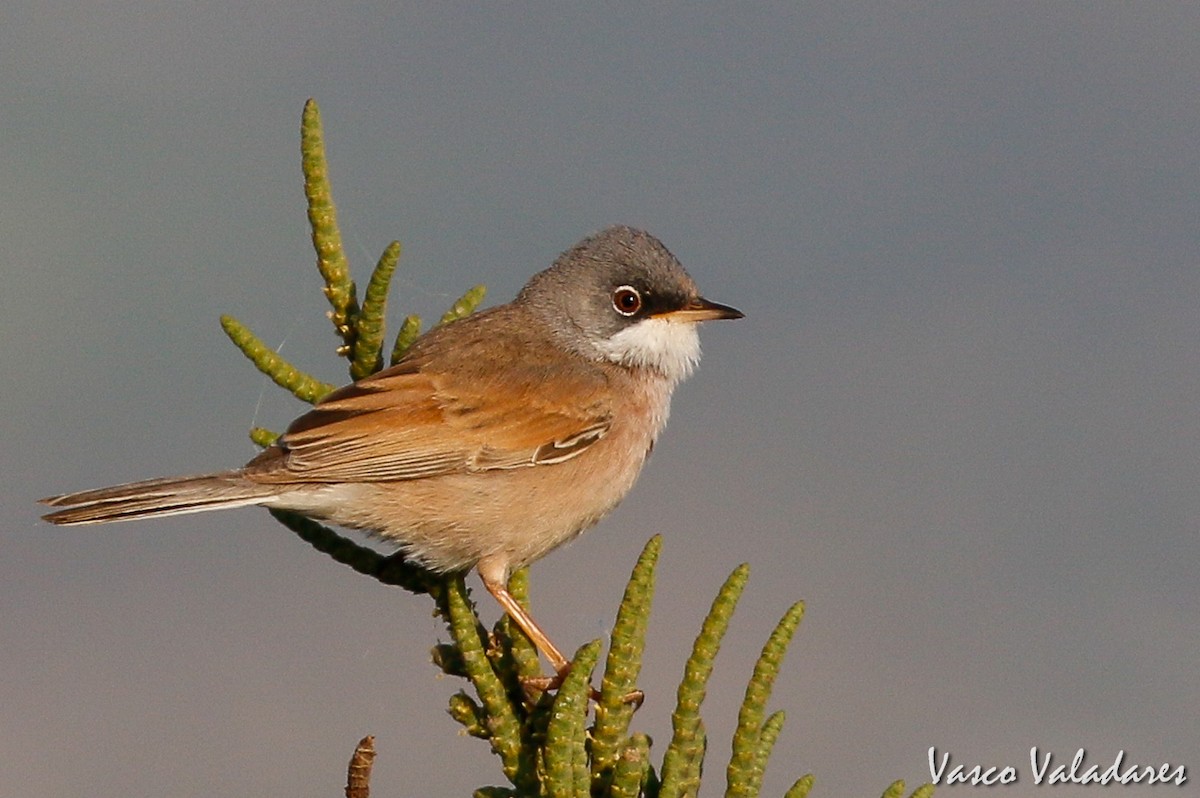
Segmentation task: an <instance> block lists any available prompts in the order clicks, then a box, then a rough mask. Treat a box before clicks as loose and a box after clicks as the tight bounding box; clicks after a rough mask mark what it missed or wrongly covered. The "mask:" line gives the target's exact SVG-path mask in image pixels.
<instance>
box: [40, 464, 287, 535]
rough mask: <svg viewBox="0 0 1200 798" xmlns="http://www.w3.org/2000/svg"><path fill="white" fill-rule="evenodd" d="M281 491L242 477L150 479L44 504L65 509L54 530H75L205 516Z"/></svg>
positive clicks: (51, 517) (54, 517)
mask: <svg viewBox="0 0 1200 798" xmlns="http://www.w3.org/2000/svg"><path fill="white" fill-rule="evenodd" d="M277 490H278V489H277V488H272V487H271V486H269V485H258V484H255V483H253V482H251V481H249V480H248V479H246V478H245V477H243V476H242V475H241V473H240V472H238V471H223V472H221V473H217V474H205V475H203V476H194V477H168V478H165V479H148V480H145V481H144V482H131V483H129V484H126V485H114V486H113V487H110V488H98V489H96V490H85V491H80V492H78V493H66V494H63V495H62V496H50V497H48V498H45V499H42V500H41V502H42V504H46V505H49V506H50V507H62V508H63V509H61V510H57V511H55V512H52V513H48V514H46V515H43V516H42V518H43V519H45V520H47V521H49V522H50V523H52V524H59V525H62V526H74V525H77V524H105V523H110V522H114V521H130V520H133V519H135V518H159V517H163V516H168V515H183V514H185V513H202V512H205V511H207V510H221V509H225V508H228V507H245V506H246V505H253V504H262V503H263V502H265V501H267V500H268V499H270V498H271V497H272V496H273V495H275V493H276V492H277Z"/></svg>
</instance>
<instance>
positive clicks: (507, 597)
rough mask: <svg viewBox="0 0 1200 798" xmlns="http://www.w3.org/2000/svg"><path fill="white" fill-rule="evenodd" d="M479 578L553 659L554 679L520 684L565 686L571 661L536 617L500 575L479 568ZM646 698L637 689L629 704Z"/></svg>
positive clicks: (537, 687)
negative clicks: (510, 589) (543, 629)
mask: <svg viewBox="0 0 1200 798" xmlns="http://www.w3.org/2000/svg"><path fill="white" fill-rule="evenodd" d="M479 577H480V579H481V580H482V581H483V586H484V587H485V588H487V591H488V592H489V593H491V594H492V597H493V598H495V599H496V603H498V604H499V605H500V606H501V607H503V608H504V611H505V612H507V613H508V617H510V618H512V619H513V622H514V623H515V624H516V625H517V626H519V627H520V628H521V631H522V632H524V633H525V636H526V637H528V638H529V639H530V640H531V641H532V642H533V645H534V646H535V647H536V648H537V650H538V651H540V652H542V653H543V654H545V655H546V659H548V660H550V667H552V668H554V675H553V676H536V677H533V678H526V679H522V680H521V682H522V684H523V685H524V687H525V688H526V689H527V690H535V691H540V692H545V691H547V690H557V689H558V688H559V687H561V686H562V683H563V679H566V678H567V674H568V673H570V672H571V662H570V660H568V659H567V658H566V657H564V656H563V655H562V652H561V651H559V650H558V648H557V647H556V646H555V645H554V644H553V643H551V642H550V638H549V636H547V634H546V633H545V632H544V631H542V627H540V626H538V624H537V621H535V620H534V619H533V616H532V615H530V614H529V612H528V611H527V610H526V609H525V608H524V607H522V606H521V604H520V602H518V601H517V600H516V599H515V598H513V596H512V593H509V592H508V587H507V585H506V583H505V582H506V580H504V579H500V578H497V575H496V574H495V573H493V572H491V569H488V570H487V571H485V570H484V569H483V568H480V569H479ZM591 693H592V699H593V700H596V701H599V700H600V692H599V691H598V690H596V689H595V688H592V691H591ZM645 698H646V696H645V694H644V693H643V692H642V691H641V690H634V691H633V692H632V693H630V694H629V695H627V696H625V698H624V702H625V703H626V704H633V705H634V709H636V708H638V707H640V706H641V705H642V701H644V700H645Z"/></svg>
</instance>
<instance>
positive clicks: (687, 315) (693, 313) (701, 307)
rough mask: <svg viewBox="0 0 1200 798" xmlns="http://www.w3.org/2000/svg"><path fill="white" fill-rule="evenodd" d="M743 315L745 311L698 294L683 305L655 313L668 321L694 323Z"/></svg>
mask: <svg viewBox="0 0 1200 798" xmlns="http://www.w3.org/2000/svg"><path fill="white" fill-rule="evenodd" d="M745 315H746V314H745V313H742V312H741V311H740V310H737V309H736V308H731V307H729V306H728V305H721V304H718V303H716V302H709V301H708V300H707V299H705V298H704V297H702V296H698V297H696V298H695V299H693V300H692V301H691V302H689V303H688V304H687V305H685V306H684V307H682V308H679V309H678V310H668V311H667V312H666V313H660V314H657V317H658V318H660V319H668V320H670V321H683V322H690V323H692V324H695V323H696V322H700V321H713V320H715V319H740V318H742V317H743V316H745Z"/></svg>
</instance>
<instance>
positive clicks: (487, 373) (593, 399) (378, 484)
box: [41, 226, 744, 682]
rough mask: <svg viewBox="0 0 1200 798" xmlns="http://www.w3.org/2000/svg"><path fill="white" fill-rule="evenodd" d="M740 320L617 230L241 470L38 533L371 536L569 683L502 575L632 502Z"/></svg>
mask: <svg viewBox="0 0 1200 798" xmlns="http://www.w3.org/2000/svg"><path fill="white" fill-rule="evenodd" d="M743 315H744V314H742V313H741V312H740V311H738V310H736V309H734V308H732V307H729V306H727V305H722V304H718V303H716V302H711V301H709V300H707V299H705V298H704V297H702V296H701V295H700V292H699V290H698V288H697V286H696V283H695V282H694V281H693V280H692V278H691V276H690V275H689V274H688V273H687V271H685V270H684V268H683V266H682V265H681V264H680V263H679V261H678V260H677V259H676V258H675V256H674V255H672V254H671V253H670V252H669V251H668V250H667V248H666V247H665V246H664V245H663V244H662V242H661V241H659V240H658V239H657V238H655V237H654V236H652V235H650V234H649V233H647V232H645V231H642V230H638V229H635V228H632V227H628V226H614V227H609V228H606V229H604V230H601V231H599V232H597V233H594V234H593V235H591V236H588V237H587V238H584V239H583V240H582V241H580V242H579V243H578V244H576V245H575V246H573V247H571V248H570V249H568V250H566V251H565V252H563V253H562V254H561V255H560V256H559V257H558V258H557V259H556V260H555V261H554V263H553V264H552V265H551V266H550V267H549V268H547V269H545V270H543V271H541V272H538V273H537V274H535V275H534V276H533V277H532V278H530V279H529V281H528V283H526V285H525V286H524V288H522V289H521V291H520V293H519V294H518V295H517V297H516V298H515V299H514V300H513V301H511V302H509V303H508V304H504V305H498V306H496V307H493V308H490V309H487V310H484V311H480V312H478V313H475V314H472V315H470V316H466V317H464V318H461V319H458V320H456V321H452V322H449V323H447V324H443V325H440V326H438V327H435V328H433V329H432V330H430V331H429V332H427V333H426V334H424V335H423V336H421V337H420V338H418V339H417V341H416V342H415V343H414V344H413V345H412V347H411V348H410V349H409V350H408V351H407V353H406V354H405V355H404V356H403V358H402V359H401V360H400V361H399V362H397V363H396V364H394V365H392V366H391V367H389V368H386V369H383V370H381V371H379V372H377V373H375V374H373V375H371V376H368V377H365V378H363V379H360V380H358V381H357V382H354V383H351V384H349V385H347V386H345V387H343V388H340V389H338V390H335V391H333V392H332V393H330V394H328V395H327V396H325V397H324V398H323V399H321V400H320V401H319V402H318V403H317V404H316V405H315V406H314V407H313V408H312V409H311V410H309V411H308V412H306V413H304V414H303V415H301V416H299V417H298V418H297V419H296V420H295V421H293V422H292V423H291V425H290V426H289V427H288V428H287V431H286V432H285V433H284V434H283V435H282V436H281V437H280V438H279V439H278V440H277V441H276V442H275V443H274V444H273V445H271V446H270V447H268V448H266V449H265V450H263V451H262V452H261V453H260V454H259V455H258V456H257V457H254V458H253V459H252V460H250V461H249V462H248V463H247V464H246V465H245V466H243V467H241V468H238V469H233V470H227V471H220V472H216V473H210V474H203V475H198V476H184V477H168V478H160V479H150V480H145V481H140V482H132V483H127V484H123V485H116V486H113V487H107V488H99V489H95V490H86V491H81V492H77V493H67V494H63V495H59V496H51V497H48V498H45V499H42V500H41V502H42V503H43V504H45V505H49V506H50V507H53V508H57V509H55V510H54V511H53V512H50V513H48V514H46V515H44V516H43V518H44V519H45V520H46V521H49V522H50V523H53V524H58V525H63V526H75V525H86V524H103V523H109V522H115V521H126V520H132V519H138V518H157V517H163V516H173V515H181V514H185V513H197V512H204V511H208V510H219V509H225V508H233V507H244V506H263V507H267V508H273V509H279V510H287V511H291V512H295V513H298V514H301V515H304V516H308V517H310V518H313V519H318V520H321V521H327V522H331V523H333V524H335V525H338V526H341V527H345V528H349V529H355V530H360V531H363V532H365V533H367V534H368V535H371V536H375V537H378V538H380V539H382V540H384V541H388V542H390V543H392V544H394V545H395V546H397V547H398V548H399V549H400V550H401V551H402V552H403V554H404V556H405V557H406V558H407V559H410V560H412V561H414V562H416V563H417V564H418V565H420V566H422V567H424V568H426V569H428V570H430V571H433V572H435V573H440V574H448V573H455V572H465V571H468V570H470V569H474V570H475V571H476V572H477V573H478V575H479V577H480V579H481V581H482V583H483V586H484V587H485V589H486V590H487V591H488V592H489V593H490V594H491V595H492V596H493V597H494V598H495V600H496V601H497V603H498V604H499V605H500V607H501V608H502V609H503V610H504V612H506V613H507V614H508V615H509V616H510V617H511V618H512V620H513V621H514V622H515V623H516V624H517V626H518V627H519V628H520V629H521V630H522V631H523V632H524V633H525V634H526V635H527V636H528V638H529V639H530V640H531V641H532V642H533V643H534V645H535V646H536V647H537V649H538V650H539V651H540V652H541V653H542V654H543V655H544V656H545V657H546V659H547V660H548V661H549V664H550V666H551V667H552V668H553V669H554V671H555V673H556V674H557V682H561V679H562V677H563V676H565V674H566V673H567V672H568V671H569V668H570V663H569V661H568V659H567V658H566V657H565V656H564V655H563V654H562V653H561V652H560V651H559V649H558V648H557V647H556V646H555V645H554V644H553V642H551V640H550V638H549V636H548V635H547V634H546V632H545V631H544V630H543V629H542V627H541V626H539V625H538V623H537V622H536V621H535V620H534V619H533V617H532V615H531V614H530V613H529V612H528V611H527V610H526V609H525V608H524V607H522V606H521V604H519V603H518V602H517V601H516V600H515V599H514V598H513V596H512V595H511V594H510V593H509V591H508V587H507V584H508V578H509V575H510V574H511V573H512V571H514V570H516V569H518V568H522V567H524V566H526V565H528V564H530V563H532V562H534V561H536V560H538V559H540V558H542V557H543V556H545V555H546V554H548V553H549V552H550V551H552V550H553V549H555V548H557V547H559V546H561V545H562V544H564V543H566V542H567V541H569V540H571V539H573V538H575V537H576V536H577V535H579V534H580V533H582V532H583V531H585V530H587V529H589V528H590V527H592V526H593V525H595V524H596V523H597V522H598V521H600V519H601V518H603V517H604V516H606V515H607V514H608V513H609V512H610V511H612V510H613V508H615V507H616V506H617V504H618V503H619V502H620V501H621V500H622V499H623V498H624V497H625V496H626V495H627V494H628V493H629V491H630V489H631V488H632V487H633V485H634V482H635V481H636V479H637V477H638V475H639V474H640V472H641V470H642V466H643V464H644V463H645V462H646V459H647V457H648V456H649V455H650V452H651V450H652V449H653V447H654V443H655V440H656V439H657V438H658V436H659V434H660V433H661V432H662V430H663V427H664V425H665V424H666V422H667V416H668V414H669V412H670V402H671V395H672V392H673V391H674V389H675V387H676V386H677V385H678V384H679V383H680V382H681V381H682V380H683V379H685V378H686V377H687V376H688V375H689V374H691V372H692V371H693V369H694V368H695V367H696V365H697V363H698V362H699V359H700V342H699V336H698V333H697V329H696V327H697V324H698V323H700V322H703V321H708V320H715V319H738V318H742V317H743Z"/></svg>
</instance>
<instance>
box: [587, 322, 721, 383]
mask: <svg viewBox="0 0 1200 798" xmlns="http://www.w3.org/2000/svg"><path fill="white" fill-rule="evenodd" d="M598 346H599V348H600V351H601V352H602V353H603V355H604V356H605V357H606V358H608V359H609V360H611V361H612V362H614V363H620V364H621V365H623V366H631V367H642V368H652V369H655V370H656V371H658V372H660V373H661V374H662V375H663V376H665V377H667V379H669V380H671V382H673V383H677V382H679V381H680V380H682V379H684V378H685V377H687V376H688V375H689V374H691V373H692V369H694V368H695V367H696V364H697V363H699V362H700V336H699V334H697V332H696V325H695V324H694V323H693V322H687V321H671V320H670V319H666V318H649V319H643V320H641V321H639V322H638V323H637V324H635V325H633V326H632V327H626V328H625V329H624V330H621V331H620V332H619V333H617V334H616V335H614V336H613V337H612V338H609V339H607V340H604V341H600V342H599V344H598Z"/></svg>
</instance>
